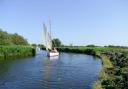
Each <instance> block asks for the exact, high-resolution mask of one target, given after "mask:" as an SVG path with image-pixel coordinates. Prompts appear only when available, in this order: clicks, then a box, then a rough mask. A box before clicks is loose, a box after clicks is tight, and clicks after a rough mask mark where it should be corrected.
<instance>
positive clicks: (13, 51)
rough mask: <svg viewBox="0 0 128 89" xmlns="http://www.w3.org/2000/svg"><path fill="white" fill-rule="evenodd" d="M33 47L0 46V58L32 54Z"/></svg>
mask: <svg viewBox="0 0 128 89" xmlns="http://www.w3.org/2000/svg"><path fill="white" fill-rule="evenodd" d="M34 55H35V49H34V48H32V47H29V46H0V59H14V58H19V57H28V56H34Z"/></svg>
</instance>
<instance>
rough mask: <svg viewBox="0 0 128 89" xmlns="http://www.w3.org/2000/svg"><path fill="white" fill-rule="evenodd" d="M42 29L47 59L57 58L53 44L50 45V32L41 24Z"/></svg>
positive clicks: (57, 54)
mask: <svg viewBox="0 0 128 89" xmlns="http://www.w3.org/2000/svg"><path fill="white" fill-rule="evenodd" d="M43 27H44V38H45V39H44V40H45V47H46V50H47V55H48V56H49V57H52V56H59V52H58V51H57V49H56V48H54V47H53V45H52V44H53V43H52V37H51V32H50V33H49V32H48V28H47V26H46V25H45V24H43ZM50 28H51V27H50ZM50 30H51V29H50Z"/></svg>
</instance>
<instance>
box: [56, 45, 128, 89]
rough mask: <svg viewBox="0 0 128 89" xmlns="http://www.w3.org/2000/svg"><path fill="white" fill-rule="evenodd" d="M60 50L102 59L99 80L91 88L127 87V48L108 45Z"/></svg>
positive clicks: (118, 88) (112, 88) (113, 88)
mask: <svg viewBox="0 0 128 89" xmlns="http://www.w3.org/2000/svg"><path fill="white" fill-rule="evenodd" d="M58 50H59V51H62V52H72V53H83V54H89V55H94V56H98V57H100V58H101V59H102V64H103V66H102V70H101V72H100V74H99V80H98V81H96V82H95V84H94V85H93V87H92V88H93V89H128V49H126V48H110V47H63V48H62V47H61V48H58Z"/></svg>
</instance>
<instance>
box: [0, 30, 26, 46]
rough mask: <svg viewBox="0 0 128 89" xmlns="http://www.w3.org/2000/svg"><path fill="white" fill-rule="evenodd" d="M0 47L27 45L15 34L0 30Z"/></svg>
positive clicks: (24, 40)
mask: <svg viewBox="0 0 128 89" xmlns="http://www.w3.org/2000/svg"><path fill="white" fill-rule="evenodd" d="M0 45H28V42H27V40H26V39H24V38H23V37H22V36H20V35H18V34H16V33H15V34H9V33H7V32H5V31H2V30H1V29H0Z"/></svg>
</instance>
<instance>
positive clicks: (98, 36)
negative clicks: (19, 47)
mask: <svg viewBox="0 0 128 89" xmlns="http://www.w3.org/2000/svg"><path fill="white" fill-rule="evenodd" d="M49 19H50V21H51V31H52V37H53V38H59V39H60V40H61V42H62V43H63V44H66V45H69V44H73V45H88V44H95V45H101V46H102V45H122V46H128V0H0V28H1V29H3V30H4V31H7V32H9V33H18V34H20V35H22V36H24V37H25V38H26V39H27V40H28V42H30V43H37V44H41V43H43V41H44V40H43V39H44V37H43V23H46V24H47V25H48V26H49V24H48V23H49Z"/></svg>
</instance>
